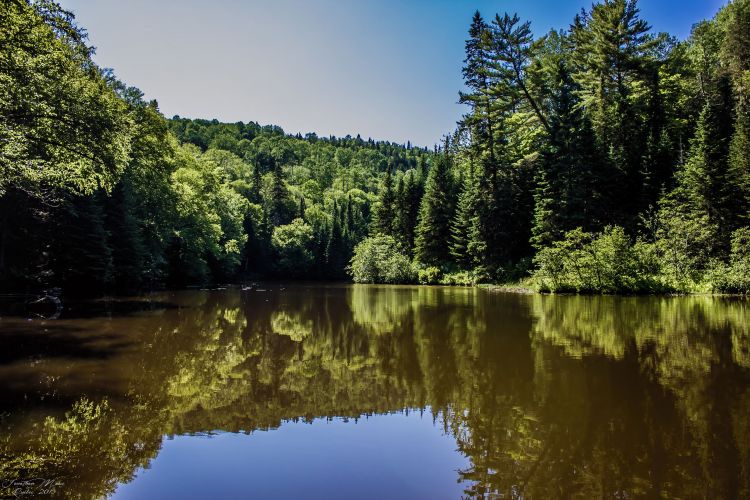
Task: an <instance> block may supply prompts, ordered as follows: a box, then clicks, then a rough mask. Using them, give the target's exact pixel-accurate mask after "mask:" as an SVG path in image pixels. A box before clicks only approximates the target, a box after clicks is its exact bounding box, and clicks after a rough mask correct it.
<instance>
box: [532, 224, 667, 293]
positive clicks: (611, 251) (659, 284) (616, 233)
mask: <svg viewBox="0 0 750 500" xmlns="http://www.w3.org/2000/svg"><path fill="white" fill-rule="evenodd" d="M534 262H535V264H536V265H537V271H536V272H535V273H534V281H535V283H536V286H537V288H538V289H539V290H540V291H548V292H577V293H650V292H664V291H668V290H669V286H667V285H666V284H665V282H664V280H663V279H662V277H661V273H660V266H659V259H658V256H657V254H656V249H655V247H654V246H653V245H651V244H647V243H644V242H642V241H640V240H637V241H635V243H634V242H633V241H632V240H631V239H630V238H629V237H628V236H627V235H626V234H625V231H624V230H623V229H622V228H621V227H618V226H610V227H607V228H605V230H604V231H603V232H601V233H598V234H592V233H586V232H584V231H582V230H581V229H580V228H579V229H575V230H573V231H570V232H568V233H567V234H566V235H565V237H564V238H563V239H562V240H561V241H557V242H555V243H553V244H552V246H550V247H547V248H544V249H542V250H541V251H539V253H538V254H537V256H536V258H535V259H534Z"/></svg>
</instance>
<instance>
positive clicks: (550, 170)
mask: <svg viewBox="0 0 750 500" xmlns="http://www.w3.org/2000/svg"><path fill="white" fill-rule="evenodd" d="M556 76H557V78H556V79H557V81H556V82H555V83H556V86H557V89H556V90H555V92H554V94H553V95H554V97H553V99H552V102H553V109H552V115H551V118H550V138H549V143H548V146H547V149H546V151H544V153H543V155H542V158H541V161H540V165H539V169H537V171H536V176H535V185H536V188H535V193H534V222H533V227H532V239H531V242H532V244H533V246H534V247H535V248H537V249H539V248H543V247H545V246H548V245H550V244H551V243H552V242H553V241H556V240H559V239H560V238H561V237H562V235H563V234H564V233H565V232H567V231H570V230H572V229H575V228H577V227H581V228H583V229H584V230H587V231H590V230H597V229H600V228H601V227H602V221H603V220H604V219H605V218H606V217H607V210H606V208H605V200H604V199H603V198H604V197H603V194H602V190H603V187H604V186H606V185H608V184H609V182H610V178H611V177H612V176H613V173H612V172H608V171H607V170H606V165H607V163H606V162H604V161H602V158H601V157H600V156H599V155H598V154H597V148H596V144H595V143H594V140H593V132H592V130H591V127H590V124H589V120H588V119H587V118H586V116H584V114H583V111H582V110H581V107H580V102H579V101H578V99H577V98H576V92H577V91H578V85H577V84H576V83H575V82H574V81H573V80H572V79H571V78H570V75H569V73H568V71H567V69H566V67H565V65H564V63H563V62H560V64H559V65H558V68H557V75H556ZM597 166H598V169H597Z"/></svg>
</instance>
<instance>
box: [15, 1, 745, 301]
mask: <svg viewBox="0 0 750 500" xmlns="http://www.w3.org/2000/svg"><path fill="white" fill-rule="evenodd" d="M0 2H1V3H2V9H1V12H0V291H3V292H40V291H47V293H53V292H52V291H62V293H65V294H91V295H97V294H108V293H132V292H137V291H141V290H151V289H158V288H164V287H184V286H192V285H200V286H205V285H208V284H216V283H226V282H238V281H244V280H254V279H282V278H283V279H325V280H337V281H344V280H350V279H351V280H353V281H355V282H378V283H423V284H477V283H511V282H515V283H517V282H521V283H523V284H524V285H527V286H528V287H530V288H535V289H537V290H540V291H552V292H581V293H666V292H722V293H747V292H748V291H750V0H734V1H731V2H729V3H728V4H727V5H726V6H725V7H723V8H722V9H721V10H720V11H719V12H718V13H717V14H716V16H715V17H714V18H713V19H711V20H706V21H703V22H701V23H698V24H696V25H695V26H694V27H693V29H692V33H691V35H690V37H689V38H688V39H686V40H679V39H677V38H676V37H674V36H671V35H669V34H667V33H656V32H654V31H653V30H652V29H651V27H650V26H649V24H648V22H647V20H645V19H642V18H641V16H640V12H639V9H638V6H637V2H636V1H635V0H604V1H601V2H598V3H595V4H593V5H592V6H591V8H590V9H587V10H582V11H581V12H580V13H579V14H578V15H577V16H575V18H574V19H572V20H571V24H570V25H569V26H567V27H564V28H562V29H560V30H557V31H551V32H549V33H547V34H546V35H544V36H541V37H535V36H534V35H533V33H532V30H531V24H530V22H529V21H525V20H521V19H519V18H518V16H516V15H511V14H502V15H501V14H497V15H494V16H493V17H486V18H485V17H483V16H482V15H481V14H480V13H479V12H477V13H476V14H475V15H474V17H473V19H471V20H470V21H471V22H470V26H469V29H468V35H467V39H466V43H465V50H466V55H465V60H464V65H463V77H464V83H465V85H464V89H463V90H461V91H460V93H459V97H458V99H459V100H460V102H462V103H464V104H465V106H466V108H465V109H466V113H465V115H464V117H463V118H462V119H461V121H460V122H459V123H458V124H457V127H456V129H455V131H452V132H451V133H449V134H447V135H446V136H445V138H444V139H443V140H442V141H441V144H440V145H439V146H435V147H432V148H425V147H416V146H413V145H412V144H410V143H407V144H405V145H401V144H394V143H391V142H385V141H376V140H373V139H367V140H365V139H363V138H361V137H360V136H356V137H351V136H347V137H344V138H337V137H318V136H317V135H316V134H314V133H309V134H306V135H304V136H302V135H299V134H298V135H289V134H286V133H285V132H284V131H283V130H282V129H281V128H279V127H276V126H261V125H259V124H257V123H254V122H247V123H244V122H238V123H220V122H219V121H217V120H200V119H187V118H180V117H178V116H175V117H173V118H171V119H167V118H166V117H164V116H163V115H162V114H161V112H160V111H159V108H158V104H157V102H156V101H147V100H145V99H144V95H143V93H142V92H141V91H139V90H138V89H137V88H135V87H131V86H128V85H126V84H125V83H123V82H121V81H119V80H118V79H117V78H116V76H115V74H114V72H113V71H112V70H109V69H105V68H102V67H100V66H98V65H97V64H95V63H94V62H93V60H92V56H93V54H94V49H93V48H92V47H91V46H89V45H88V44H87V38H86V34H85V31H84V30H83V29H82V28H81V27H79V26H78V25H77V24H76V22H75V19H74V17H73V15H72V14H71V13H70V12H67V11H65V10H64V9H62V8H61V7H60V6H59V5H57V4H56V3H54V2H53V1H51V0H34V1H31V0H0ZM467 21H468V20H467ZM457 90H459V89H457ZM54 293H56V292H54Z"/></svg>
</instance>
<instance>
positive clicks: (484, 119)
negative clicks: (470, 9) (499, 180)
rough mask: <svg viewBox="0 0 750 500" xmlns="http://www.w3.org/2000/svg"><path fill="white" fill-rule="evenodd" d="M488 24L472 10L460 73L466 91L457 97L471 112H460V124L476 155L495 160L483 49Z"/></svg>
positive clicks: (490, 96)
mask: <svg viewBox="0 0 750 500" xmlns="http://www.w3.org/2000/svg"><path fill="white" fill-rule="evenodd" d="M488 35H489V26H488V25H487V23H486V22H485V21H484V19H483V18H482V15H481V14H480V13H479V11H476V12H475V13H474V17H473V18H472V21H471V27H470V28H469V39H468V40H466V47H465V50H466V59H464V67H463V77H464V82H465V84H466V87H468V88H469V90H470V92H468V93H465V92H461V93H459V101H460V102H461V103H463V104H468V105H469V106H470V108H471V112H470V113H469V114H467V115H466V116H464V118H463V125H464V126H466V127H467V128H469V129H470V130H471V131H472V135H473V136H474V141H473V143H472V145H473V147H474V148H475V154H476V155H477V156H479V155H483V154H486V155H488V158H489V161H490V162H492V163H494V161H495V144H494V142H495V116H496V114H497V110H496V109H495V104H494V102H493V94H492V90H491V88H490V81H489V72H490V68H489V66H490V61H489V54H488V52H487V50H486V45H487V37H488Z"/></svg>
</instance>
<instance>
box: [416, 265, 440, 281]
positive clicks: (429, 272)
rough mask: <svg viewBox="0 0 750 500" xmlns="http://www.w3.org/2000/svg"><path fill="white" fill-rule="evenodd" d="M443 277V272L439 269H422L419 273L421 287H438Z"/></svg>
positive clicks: (433, 267) (432, 267)
mask: <svg viewBox="0 0 750 500" xmlns="http://www.w3.org/2000/svg"><path fill="white" fill-rule="evenodd" d="M442 277H443V271H441V270H440V268H439V267H435V266H431V267H427V268H425V269H420V270H419V271H418V272H417V279H418V281H419V284H420V285H437V284H438V283H440V280H441V278H442Z"/></svg>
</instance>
